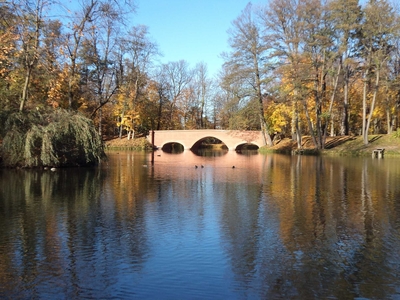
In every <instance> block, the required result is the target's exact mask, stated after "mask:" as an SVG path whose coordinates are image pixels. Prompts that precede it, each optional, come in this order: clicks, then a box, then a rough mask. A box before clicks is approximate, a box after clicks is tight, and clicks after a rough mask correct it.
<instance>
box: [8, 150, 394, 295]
mask: <svg viewBox="0 0 400 300" xmlns="http://www.w3.org/2000/svg"><path fill="white" fill-rule="evenodd" d="M108 156H109V160H108V161H107V162H106V163H104V164H102V165H101V166H100V167H99V168H96V169H82V168H81V169H63V170H57V171H56V172H51V171H29V170H8V169H7V170H0V298H1V299H398V298H400V187H399V185H398V183H399V180H400V164H399V162H400V160H398V159H392V158H385V159H372V158H330V157H309V156H285V155H276V154H274V155H272V154H271V155H270V154H268V155H260V154H257V155H243V154H237V153H235V152H232V151H231V152H229V153H228V154H224V155H214V156H206V157H202V156H196V155H194V154H193V153H192V152H190V151H185V152H183V153H181V154H167V153H164V152H156V155H155V162H154V165H153V166H152V164H151V162H150V157H151V156H150V154H148V153H140V152H123V151H119V152H110V153H108ZM196 166H197V168H196ZM233 167H234V168H233Z"/></svg>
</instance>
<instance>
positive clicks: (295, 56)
mask: <svg viewBox="0 0 400 300" xmlns="http://www.w3.org/2000/svg"><path fill="white" fill-rule="evenodd" d="M299 2H300V1H299V0H289V1H282V0H271V1H270V2H269V4H268V5H267V6H266V7H265V8H264V9H262V10H260V17H261V19H262V20H263V22H264V24H263V26H264V30H265V32H266V34H265V39H266V40H267V41H269V43H270V47H271V51H272V53H271V57H272V58H273V59H275V60H276V62H275V64H276V65H277V67H279V66H280V67H283V68H285V69H287V71H286V73H288V74H289V78H290V83H289V84H290V86H291V88H290V91H287V92H286V93H287V94H288V95H290V98H291V99H292V101H291V104H292V126H291V130H292V136H293V137H294V138H295V140H296V141H297V145H298V148H301V137H302V133H301V124H300V117H299V114H300V107H299V102H300V101H301V99H302V96H303V75H304V74H303V72H302V71H303V69H302V66H303V65H302V56H301V50H302V47H303V44H302V40H301V35H302V32H303V30H304V22H303V20H302V19H301V16H300V15H299V14H298V10H299V9H300V8H299V7H300V3H299Z"/></svg>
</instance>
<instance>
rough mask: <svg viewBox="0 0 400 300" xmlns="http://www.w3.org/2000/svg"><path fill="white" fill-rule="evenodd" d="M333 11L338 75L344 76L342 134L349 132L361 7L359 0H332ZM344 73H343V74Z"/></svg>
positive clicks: (330, 3) (331, 14) (329, 4)
mask: <svg viewBox="0 0 400 300" xmlns="http://www.w3.org/2000/svg"><path fill="white" fill-rule="evenodd" d="M328 9H329V10H330V11H331V13H330V18H331V21H332V22H333V26H334V30H335V36H334V37H335V38H336V43H337V45H338V46H337V50H338V53H337V55H338V57H339V68H340V71H341V72H337V76H339V75H342V76H343V110H342V117H341V126H340V134H341V135H348V134H349V105H350V101H349V89H350V78H351V76H352V75H354V73H355V71H354V67H353V65H354V63H353V62H352V58H353V57H354V56H355V47H354V43H353V40H354V35H355V33H356V32H357V30H358V29H359V27H360V21H361V7H360V6H359V5H358V0H332V1H331V2H329V3H328ZM341 73H342V74H341Z"/></svg>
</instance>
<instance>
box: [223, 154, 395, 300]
mask: <svg viewBox="0 0 400 300" xmlns="http://www.w3.org/2000/svg"><path fill="white" fill-rule="evenodd" d="M273 157H274V159H273V161H272V162H269V163H268V165H269V168H266V170H264V175H263V176H264V180H263V182H264V183H266V184H264V185H263V186H257V185H245V186H243V185H239V184H237V185H235V184H232V185H231V184H227V186H226V190H224V191H223V193H221V194H223V195H226V196H225V198H224V199H225V202H224V203H225V205H224V210H223V215H222V219H221V220H222V223H223V224H224V225H223V226H224V229H225V230H224V237H225V239H226V244H227V251H228V253H229V256H230V261H231V263H232V268H233V270H234V272H235V274H236V275H237V279H238V280H239V281H241V282H242V284H243V285H244V286H251V287H253V288H255V290H256V291H259V292H260V294H262V295H261V296H263V297H266V298H274V297H278V296H279V297H285V296H286V297H288V298H290V297H301V298H304V299H315V298H316V297H317V298H326V297H332V296H334V297H337V298H340V299H342V298H346V297H347V298H354V297H367V298H371V299H377V298H387V297H389V296H390V295H395V294H396V293H398V291H396V286H398V284H399V279H398V278H400V263H399V261H400V260H399V258H400V254H399V253H398V249H399V246H400V230H399V228H400V226H399V224H400V216H399V213H400V209H399V205H398V203H399V201H398V199H400V198H399V197H398V196H399V194H400V192H399V190H398V188H395V187H394V186H395V185H396V183H395V182H396V180H395V178H399V174H400V172H399V170H397V169H396V168H398V167H391V166H389V165H390V162H387V163H385V166H382V165H380V164H382V162H377V161H375V162H371V160H365V162H364V164H363V163H360V162H358V163H353V164H351V163H350V165H349V164H347V163H349V162H348V161H345V162H343V160H340V159H334V158H326V157H322V158H321V157H320V158H315V157H302V156H295V157H290V156H273ZM387 167H389V168H393V169H394V170H393V172H394V173H391V174H392V176H391V177H390V178H389V176H387ZM268 183H269V184H268ZM260 190H261V192H260ZM264 192H265V193H264ZM264 195H266V197H265V196H264ZM396 196H397V198H396ZM395 199H397V200H395ZM396 205H397V207H396Z"/></svg>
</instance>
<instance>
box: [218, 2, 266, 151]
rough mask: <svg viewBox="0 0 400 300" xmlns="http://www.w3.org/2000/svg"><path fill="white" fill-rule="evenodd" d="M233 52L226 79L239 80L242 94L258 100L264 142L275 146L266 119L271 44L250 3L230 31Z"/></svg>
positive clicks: (228, 57) (227, 54)
mask: <svg viewBox="0 0 400 300" xmlns="http://www.w3.org/2000/svg"><path fill="white" fill-rule="evenodd" d="M228 34H229V45H230V47H231V49H232V51H231V52H230V53H225V54H224V59H225V63H224V64H225V68H227V69H229V73H228V77H226V78H225V80H226V81H231V82H234V81H236V82H238V83H240V85H241V86H242V88H243V92H242V97H245V98H248V99H249V101H250V100H251V99H256V101H257V102H258V118H259V122H260V127H261V131H262V132H263V136H264V142H265V144H266V145H268V146H272V140H271V136H270V134H269V132H268V128H267V123H266V121H265V114H264V103H263V95H262V94H263V92H264V89H265V86H266V84H267V83H268V76H267V75H268V72H267V69H266V57H267V56H268V54H269V53H268V49H269V45H268V43H266V41H265V40H263V38H262V35H261V28H260V24H259V23H258V19H257V18H256V16H255V14H254V11H253V7H252V4H251V3H249V4H248V5H247V6H246V7H245V9H244V10H243V11H242V12H241V14H240V15H239V17H238V18H236V19H235V20H234V21H233V22H232V28H231V29H230V30H229V31H228Z"/></svg>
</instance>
